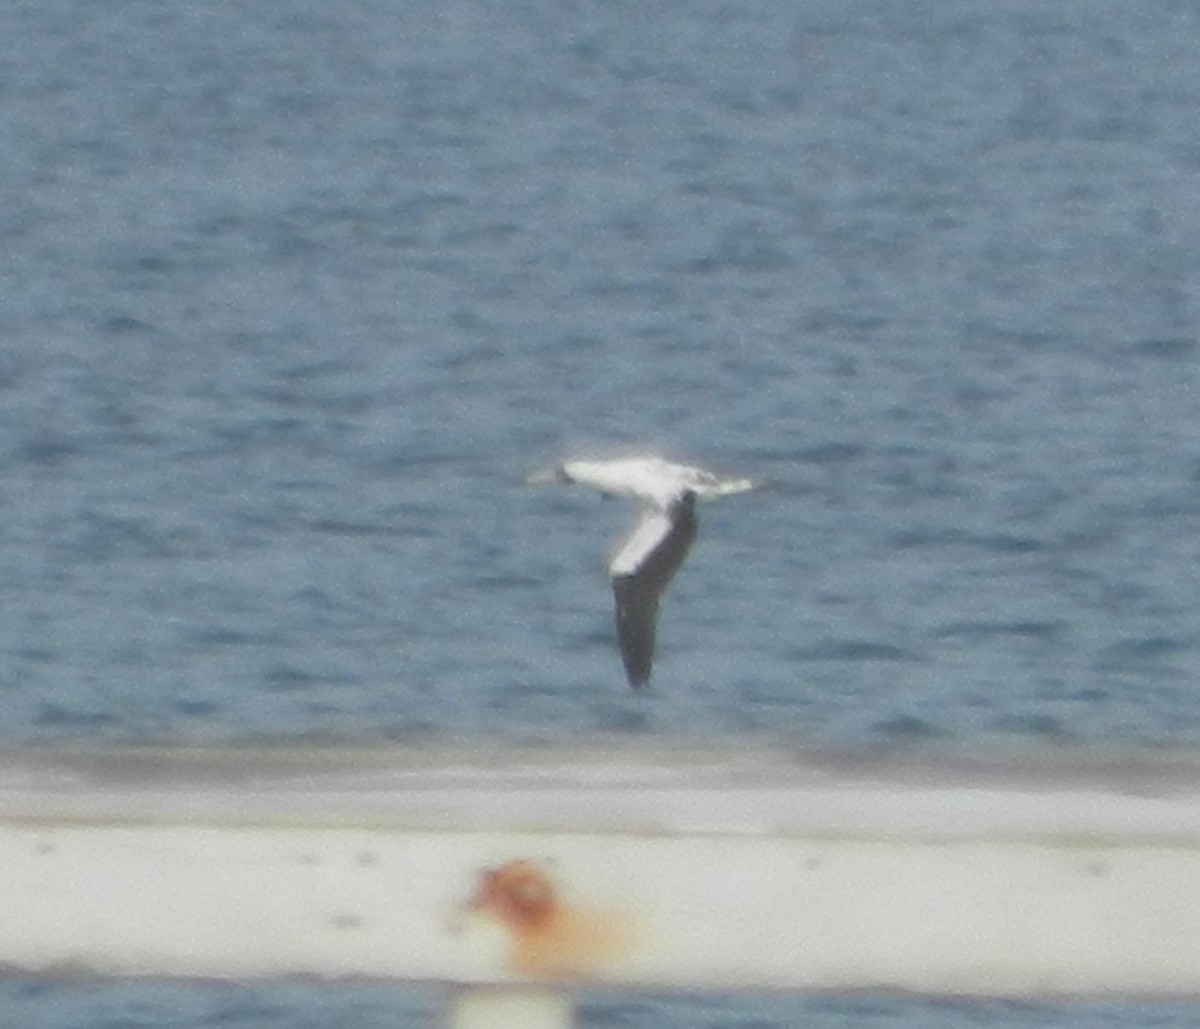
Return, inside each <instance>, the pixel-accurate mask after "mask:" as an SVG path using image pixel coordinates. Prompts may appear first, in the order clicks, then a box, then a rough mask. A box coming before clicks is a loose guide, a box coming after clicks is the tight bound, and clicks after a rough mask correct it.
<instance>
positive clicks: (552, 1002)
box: [447, 986, 574, 1029]
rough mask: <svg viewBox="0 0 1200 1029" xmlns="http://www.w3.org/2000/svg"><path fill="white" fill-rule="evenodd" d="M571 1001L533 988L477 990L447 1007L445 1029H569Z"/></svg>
mask: <svg viewBox="0 0 1200 1029" xmlns="http://www.w3.org/2000/svg"><path fill="white" fill-rule="evenodd" d="M573 1024H574V1020H573V1018H572V1014H571V998H570V997H568V996H567V995H566V994H564V993H556V992H555V991H553V990H546V989H541V988H538V987H536V986H480V987H475V988H473V989H469V990H463V991H462V992H461V993H459V994H458V995H457V996H456V997H455V998H454V1000H453V1002H452V1003H451V1006H450V1017H449V1019H448V1021H447V1029H571V1026H572V1025H573Z"/></svg>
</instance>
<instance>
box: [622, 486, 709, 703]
mask: <svg viewBox="0 0 1200 1029" xmlns="http://www.w3.org/2000/svg"><path fill="white" fill-rule="evenodd" d="M695 506H696V497H695V495H694V494H693V493H690V492H689V493H685V494H684V495H683V496H682V497H681V498H680V499H679V500H677V501H676V502H675V503H673V504H672V505H671V506H670V507H669V508H667V510H666V511H657V510H653V509H651V510H647V511H646V513H645V514H643V516H642V519H641V521H639V522H638V525H637V527H636V528H635V529H634V531H633V534H632V535H631V536H630V537H629V539H628V540H627V541H626V542H625V544H624V545H623V546H622V547H621V548H620V550H619V551H618V552H617V555H616V557H614V558H613V561H612V564H611V565H610V566H609V569H610V571H611V572H612V580H613V595H614V597H615V598H616V621H617V640H618V642H619V643H620V645H621V660H622V662H623V663H624V665H625V675H626V677H627V678H628V679H629V685H630V686H632V687H633V688H634V689H638V688H640V687H642V686H644V685H645V684H646V681H647V680H648V679H649V678H650V670H651V668H652V667H653V664H654V641H655V629H656V625H657V622H658V601H659V598H660V597H661V596H662V595H663V593H664V592H665V591H666V588H667V586H669V585H670V583H671V580H672V579H673V578H674V577H675V573H676V572H678V571H679V568H680V566H681V565H682V564H683V562H684V560H685V559H686V558H687V555H688V551H689V550H690V549H691V547H692V543H693V541H694V540H695V539H696V512H695Z"/></svg>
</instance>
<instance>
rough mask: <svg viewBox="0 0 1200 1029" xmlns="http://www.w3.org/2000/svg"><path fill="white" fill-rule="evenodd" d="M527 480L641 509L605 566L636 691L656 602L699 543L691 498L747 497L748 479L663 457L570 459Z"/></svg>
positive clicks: (646, 671)
mask: <svg viewBox="0 0 1200 1029" xmlns="http://www.w3.org/2000/svg"><path fill="white" fill-rule="evenodd" d="M529 481H530V482H535V483H537V482H565V483H579V484H580V485H583V486H591V487H593V488H594V489H598V490H600V491H601V492H602V493H608V494H617V495H620V496H626V497H631V498H632V499H634V500H635V501H637V503H638V505H639V506H640V508H641V517H640V518H639V519H638V522H637V525H635V526H634V528H633V531H632V532H631V533H630V534H629V535H628V536H627V537H626V538H625V539H624V540H622V541H621V543H620V544H619V545H618V546H617V549H616V552H615V553H614V554H613V556H612V559H611V560H610V561H609V564H608V573H609V575H610V576H611V577H612V584H613V596H614V598H615V599H616V622H617V640H618V642H619V643H620V645H621V661H622V662H623V663H624V665H625V675H626V677H627V678H628V680H629V685H630V686H632V687H633V688H634V689H639V688H641V687H642V686H644V685H645V684H646V682H647V681H648V680H649V678H650V670H651V667H652V665H653V663H654V639H655V625H656V622H657V620H658V602H659V599H660V598H661V597H662V595H663V593H664V592H666V589H667V586H669V585H670V583H671V580H672V579H673V578H674V577H675V573H676V572H678V571H679V569H680V567H681V566H682V565H683V562H684V560H685V559H686V558H687V555H688V551H689V550H690V549H691V546H692V542H693V541H694V540H695V539H696V511H695V507H696V499H697V498H699V497H720V496H725V495H726V494H729V493H744V492H746V491H747V490H751V489H754V488H755V485H756V483H754V482H752V481H751V480H750V479H723V478H720V477H719V476H716V475H714V474H713V473H712V472H707V471H705V470H704V469H702V468H695V467H693V466H691V465H684V464H675V463H673V462H671V461H666V460H664V459H663V458H661V457H626V458H617V459H612V460H597V461H567V462H565V463H564V464H561V465H559V466H558V467H557V468H555V469H554V470H553V471H550V472H544V473H541V474H538V475H534V476H532V477H531V478H530V479H529Z"/></svg>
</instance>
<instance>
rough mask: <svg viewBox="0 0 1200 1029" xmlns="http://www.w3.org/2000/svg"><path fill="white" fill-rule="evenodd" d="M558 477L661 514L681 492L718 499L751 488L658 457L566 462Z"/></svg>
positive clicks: (742, 481)
mask: <svg viewBox="0 0 1200 1029" xmlns="http://www.w3.org/2000/svg"><path fill="white" fill-rule="evenodd" d="M559 478H564V479H566V480H568V481H570V482H577V483H580V484H581V485H584V486H591V487H592V488H593V489H598V490H600V491H601V492H603V493H612V494H616V495H618V496H623V497H631V498H633V499H634V500H637V501H639V502H640V503H642V504H644V505H646V506H648V507H655V508H658V509H659V510H663V511H665V510H666V509H667V508H668V507H670V506H671V504H673V503H675V502H676V501H677V500H679V498H680V497H682V496H683V494H684V493H687V492H690V493H695V494H696V496H697V497H721V496H725V495H726V494H729V493H745V492H746V491H747V490H751V489H754V486H755V484H754V483H753V482H752V481H751V480H750V479H722V478H720V477H719V476H717V475H714V474H713V473H712V472H707V471H705V470H704V469H703V468H696V467H694V466H693V465H686V464H675V463H674V462H672V461H667V460H665V459H664V458H661V457H623V458H616V459H614V460H608V461H605V460H601V461H567V462H565V463H564V464H563V465H562V466H561V467H560V469H559Z"/></svg>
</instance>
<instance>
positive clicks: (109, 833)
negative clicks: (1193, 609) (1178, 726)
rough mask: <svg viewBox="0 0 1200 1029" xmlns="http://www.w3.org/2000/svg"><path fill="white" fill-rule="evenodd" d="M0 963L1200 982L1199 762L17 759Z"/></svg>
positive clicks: (760, 754) (619, 978)
mask: <svg viewBox="0 0 1200 1029" xmlns="http://www.w3.org/2000/svg"><path fill="white" fill-rule="evenodd" d="M0 868H3V875H0V911H3V912H4V917H3V918H2V919H0V965H2V966H3V967H5V968H7V969H8V970H9V971H10V972H22V973H35V974H87V975H102V976H127V975H137V976H180V977H205V978H217V979H224V978H228V979H238V980H250V979H261V978H269V977H300V976H305V977H308V976H312V977H320V978H360V977H361V978H368V979H372V980H394V981H418V982H449V983H461V984H495V983H500V984H504V983H524V982H529V981H536V982H541V983H547V984H552V985H558V984H572V985H573V984H582V983H605V984H613V985H619V986H624V987H629V988H638V987H653V988H655V989H660V990H662V989H665V990H687V989H707V990H716V989H738V988H753V989H778V988H783V989H818V990H848V989H869V988H883V989H900V990H912V991H918V992H922V993H931V994H953V995H981V996H1005V997H1027V996H1060V995H1078V996H1113V995H1173V996H1194V995H1200V757H1197V756H1193V755H1188V754H1182V755H1181V754H1174V755H1173V754H1151V755H1145V754H1142V755H1138V756H1128V755H1126V756H1121V755H1115V754H1093V753H1090V752H1071V751H1068V752H1065V753H1056V754H1051V753H1047V752H1020V753H1012V752H1009V753H1007V754H1004V755H996V756H994V757H991V758H980V757H973V758H969V757H964V756H961V755H960V756H946V755H942V756H940V757H936V758H930V757H913V756H909V757H895V756H887V755H878V756H875V757H866V756H863V755H858V756H847V755H841V756H839V755H834V754H829V753H816V752H791V751H785V750H779V749H774V750H772V749H761V750H751V749H750V748H746V749H742V750H733V749H729V750H720V749H686V748H678V749H674V750H670V749H668V750H666V751H661V750H655V749H650V748H646V749H634V748H628V747H621V748H604V747H600V746H596V747H590V748H578V749H553V748H550V749H533V750H518V751H504V750H499V749H498V750H494V751H487V750H481V749H477V748H476V749H463V750H451V749H426V748H415V749H395V750H384V749H378V750H363V751H348V750H347V751H339V750H319V749H316V750H283V749H280V750H267V751H241V750H226V751H202V750H150V749H128V750H107V751H105V750H96V751H61V750H27V751H20V752H9V753H7V754H5V755H0Z"/></svg>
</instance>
